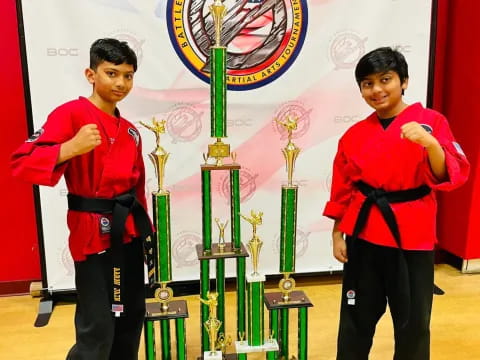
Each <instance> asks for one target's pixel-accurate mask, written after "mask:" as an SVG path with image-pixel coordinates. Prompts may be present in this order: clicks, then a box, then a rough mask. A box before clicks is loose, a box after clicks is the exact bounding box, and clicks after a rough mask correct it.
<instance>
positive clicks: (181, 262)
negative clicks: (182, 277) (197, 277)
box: [172, 232, 202, 268]
mask: <svg viewBox="0 0 480 360" xmlns="http://www.w3.org/2000/svg"><path fill="white" fill-rule="evenodd" d="M201 243H202V239H201V237H200V235H199V234H197V233H195V232H183V233H181V234H180V235H179V236H178V237H177V239H176V240H175V241H174V242H173V244H172V257H173V259H174V260H175V262H176V264H177V267H179V268H182V267H189V266H194V265H197V264H198V257H197V250H196V248H195V246H196V245H197V244H201Z"/></svg>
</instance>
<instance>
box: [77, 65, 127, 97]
mask: <svg viewBox="0 0 480 360" xmlns="http://www.w3.org/2000/svg"><path fill="white" fill-rule="evenodd" d="M134 73H135V72H134V70H133V65H129V64H125V63H123V64H119V65H115V64H113V63H111V62H108V61H104V62H102V63H101V64H99V65H98V66H97V69H96V70H93V69H86V70H85V76H86V77H87V79H88V82H90V84H92V85H93V93H94V95H96V96H99V97H100V98H101V99H102V100H103V101H105V102H107V103H117V102H118V101H120V100H122V99H123V98H124V97H125V96H127V95H128V93H129V92H130V90H131V89H132V86H133V75H134Z"/></svg>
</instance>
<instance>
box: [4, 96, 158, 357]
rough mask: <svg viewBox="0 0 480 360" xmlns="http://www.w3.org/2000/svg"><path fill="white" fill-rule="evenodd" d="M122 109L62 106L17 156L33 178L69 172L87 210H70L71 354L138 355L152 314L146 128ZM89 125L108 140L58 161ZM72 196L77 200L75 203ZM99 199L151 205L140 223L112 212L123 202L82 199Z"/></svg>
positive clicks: (73, 192)
mask: <svg viewBox="0 0 480 360" xmlns="http://www.w3.org/2000/svg"><path fill="white" fill-rule="evenodd" d="M116 114H117V115H118V116H111V115H109V114H107V113H105V112H103V111H102V110H100V109H99V108H97V107H96V106H95V105H94V104H92V103H91V102H90V101H89V100H88V99H86V98H83V97H80V98H79V99H78V100H74V101H70V102H68V103H66V104H63V105H61V106H59V107H58V108H57V109H55V110H54V111H53V112H52V113H51V114H50V115H49V117H48V119H47V122H46V123H45V124H44V126H43V128H42V129H40V130H39V131H37V132H36V133H35V134H34V135H32V137H31V138H30V139H29V140H27V141H26V142H25V143H24V144H23V145H22V146H21V147H20V148H19V149H18V150H17V151H16V152H15V153H14V154H13V156H12V168H13V174H14V175H15V176H18V177H20V178H22V179H24V180H27V181H29V182H32V183H35V184H38V185H47V186H53V185H55V184H56V183H57V182H58V181H59V179H60V177H61V176H62V175H64V176H65V180H66V184H67V188H68V191H69V198H68V200H69V207H73V208H77V210H82V211H77V210H70V209H69V210H68V214H67V223H68V228H69V230H70V236H69V246H70V251H71V254H72V257H73V259H74V265H75V286H76V290H77V307H76V312H75V328H76V343H75V345H74V346H73V347H72V348H71V349H70V352H69V354H68V355H67V359H68V360H84V359H89V360H90V359H102V360H104V359H105V360H107V359H137V358H138V346H139V341H140V335H141V331H142V326H143V320H144V317H145V285H144V279H145V276H144V257H143V244H142V239H140V238H138V237H139V235H142V236H144V235H143V234H144V233H145V231H144V228H145V224H146V227H147V228H149V229H148V230H149V231H150V230H151V222H150V220H149V219H148V215H147V214H146V212H145V209H146V199H145V173H144V163H143V158H142V148H141V140H140V134H139V132H138V130H137V129H136V128H135V126H133V125H132V124H131V123H130V122H128V121H127V120H125V119H124V118H122V117H120V115H119V114H118V111H117V110H116ZM86 124H96V125H97V127H98V130H99V132H100V135H101V139H102V142H101V144H100V145H99V146H97V147H95V148H94V149H93V150H91V151H89V152H88V153H85V154H83V155H79V156H75V157H73V158H71V159H70V160H67V161H66V162H64V163H62V164H59V165H56V162H57V159H58V156H59V151H60V147H61V144H62V143H64V142H66V141H68V140H70V139H71V138H73V137H74V136H75V135H76V134H77V132H78V131H79V129H80V128H81V127H82V126H84V125H86ZM126 193H128V194H126ZM72 197H75V198H76V199H75V200H77V203H76V204H75V203H74V202H73V201H72V202H71V200H72V199H71V198H72ZM126 198H128V201H127V200H125V199H126ZM99 199H100V201H101V202H102V201H103V203H106V204H107V205H108V204H115V208H117V207H120V206H125V207H128V206H132V207H131V208H130V209H133V207H135V210H136V212H133V214H137V215H138V211H137V210H140V211H141V212H143V213H142V215H143V223H142V224H143V226H142V228H140V227H139V223H138V222H137V223H136V224H135V223H134V218H133V216H132V212H127V213H126V214H125V212H124V214H125V215H127V214H128V217H127V218H126V221H125V223H123V217H122V220H121V221H118V216H117V220H114V219H112V216H113V215H114V214H115V211H116V210H115V209H113V215H112V211H110V213H108V211H105V212H104V211H100V212H101V213H96V212H92V210H91V209H88V206H87V207H86V208H85V206H84V207H83V208H82V206H81V205H82V201H83V200H93V202H94V203H95V201H97V200H99ZM119 199H121V201H123V202H121V201H120V200H119ZM135 199H136V200H135ZM79 200H80V205H79V204H78V201H79ZM129 201H133V202H129ZM119 204H122V205H119ZM129 204H130V205H129ZM131 204H134V206H133V205H131ZM141 207H143V209H140V208H141ZM94 208H95V207H94ZM110 210H112V209H110ZM107 219H108V220H107ZM110 224H112V226H111V228H110ZM116 224H120V226H116ZM114 232H115V234H116V235H117V236H115V239H113V237H114V236H113V234H114ZM140 232H142V234H140ZM122 234H123V235H122ZM111 235H112V236H111ZM122 237H123V238H122ZM134 238H135V239H134ZM47 241H48V239H47ZM122 241H123V244H122ZM104 250H106V251H104ZM112 268H113V269H115V270H117V272H115V271H113V274H117V279H118V281H117V280H115V281H114V280H113V279H112ZM120 270H121V271H120ZM118 274H121V276H119V275H118ZM120 279H121V280H120ZM120 283H121V286H120ZM115 287H117V289H118V293H115ZM112 289H113V291H112ZM120 290H121V291H120ZM115 294H116V295H117V296H115ZM120 294H121V295H120ZM117 304H118V306H117ZM124 307H125V309H124ZM112 312H114V313H115V315H116V317H113V316H112ZM120 314H122V315H124V316H121V317H120Z"/></svg>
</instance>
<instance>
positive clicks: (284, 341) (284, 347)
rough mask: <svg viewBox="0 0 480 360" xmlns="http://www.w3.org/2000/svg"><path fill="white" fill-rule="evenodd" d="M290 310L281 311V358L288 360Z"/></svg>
mask: <svg viewBox="0 0 480 360" xmlns="http://www.w3.org/2000/svg"><path fill="white" fill-rule="evenodd" d="M288 310H289V309H288V308H286V309H280V334H279V339H280V356H284V357H285V359H288V319H289V316H288V315H289V313H288Z"/></svg>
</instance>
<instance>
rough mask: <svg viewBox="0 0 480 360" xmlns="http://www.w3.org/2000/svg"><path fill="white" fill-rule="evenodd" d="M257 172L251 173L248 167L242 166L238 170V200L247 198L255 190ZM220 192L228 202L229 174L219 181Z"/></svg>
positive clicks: (242, 200) (243, 200)
mask: <svg viewBox="0 0 480 360" xmlns="http://www.w3.org/2000/svg"><path fill="white" fill-rule="evenodd" d="M257 177H258V174H253V173H252V172H251V171H250V170H249V169H246V168H242V169H241V170H240V202H241V203H243V202H245V201H247V200H249V199H250V198H251V197H252V196H253V194H255V191H256V190H257V183H256V182H255V180H256V179H257ZM219 190H220V193H221V194H222V196H223V197H224V198H225V199H226V200H227V201H228V202H230V175H225V176H224V177H223V179H222V180H221V182H220V189H219Z"/></svg>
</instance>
